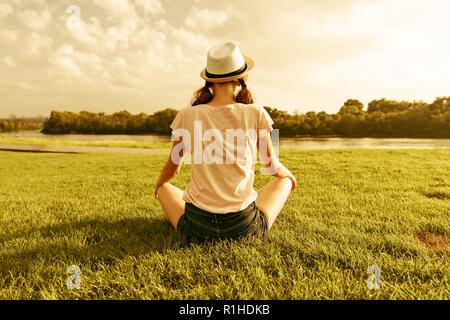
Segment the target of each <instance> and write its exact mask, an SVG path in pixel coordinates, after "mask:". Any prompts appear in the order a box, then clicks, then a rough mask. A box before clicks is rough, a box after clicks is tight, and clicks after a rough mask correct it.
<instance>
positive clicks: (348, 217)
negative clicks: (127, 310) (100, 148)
mask: <svg viewBox="0 0 450 320" xmlns="http://www.w3.org/2000/svg"><path fill="white" fill-rule="evenodd" d="M281 158H282V160H283V161H284V162H285V164H286V165H287V166H288V167H290V168H292V170H293V172H294V173H295V174H296V176H297V177H298V181H299V190H298V191H296V192H294V193H292V194H291V195H290V197H289V200H288V202H287V204H286V206H285V209H284V210H283V212H282V213H281V214H280V216H279V218H278V219H277V221H276V222H275V224H274V227H273V229H272V230H271V238H270V240H268V241H262V240H259V239H254V238H248V239H244V240H243V241H240V242H237V241H234V242H233V241H223V242H218V243H212V244H207V245H187V244H185V243H183V242H182V241H181V239H180V238H179V237H178V236H177V235H176V234H175V233H174V232H173V231H172V230H171V228H170V226H169V225H168V223H167V221H166V220H165V218H164V215H163V212H162V211H161V209H160V207H159V205H158V203H157V201H156V200H155V199H154V198H153V197H152V187H153V182H154V181H155V179H156V177H157V175H158V173H159V170H160V169H161V167H162V165H163V161H164V160H165V157H164V156H148V155H61V154H30V153H6V152H0V179H1V184H0V298H1V299H22V298H25V299H78V298H80V299H113V298H114V299H450V291H449V288H450V263H449V261H450V259H449V258H450V253H449V251H448V247H444V249H442V246H441V248H440V250H438V249H437V247H436V245H435V244H432V243H431V244H430V243H428V244H427V243H426V242H422V241H421V239H423V237H422V238H421V236H420V235H423V234H427V235H428V238H427V239H429V238H430V237H435V238H436V239H438V240H439V239H440V240H439V241H441V242H442V241H443V242H444V246H445V241H446V240H447V239H449V237H450V222H449V221H450V200H449V199H450V197H448V196H449V195H450V176H449V172H450V150H434V151H412V150H402V151H387V150H373V151H371V150H334V151H307V152H305V151H289V152H287V151H282V152H281ZM188 173H189V170H188V168H187V167H184V168H183V170H182V172H181V174H180V176H178V177H177V178H176V180H175V181H174V183H175V184H176V185H178V186H180V187H183V188H184V187H185V186H186V184H187V182H188V178H189V176H188ZM269 179H270V178H269V177H258V178H257V179H256V186H255V187H256V188H259V187H261V186H262V185H263V184H264V183H266V182H267V181H269ZM373 263H376V264H377V265H378V266H379V267H380V268H381V272H382V288H381V289H379V290H369V289H368V288H367V286H366V282H365V280H366V278H367V273H366V270H367V268H368V266H369V265H371V264H373ZM72 264H75V265H78V266H80V267H81V271H82V288H81V290H68V289H67V287H66V278H67V274H66V269H67V267H68V266H70V265H72Z"/></svg>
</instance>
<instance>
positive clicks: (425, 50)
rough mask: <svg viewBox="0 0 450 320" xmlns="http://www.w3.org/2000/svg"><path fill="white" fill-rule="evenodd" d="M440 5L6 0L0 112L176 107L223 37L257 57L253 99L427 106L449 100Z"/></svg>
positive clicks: (447, 48) (328, 108) (1, 11)
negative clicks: (208, 51) (423, 104)
mask: <svg viewBox="0 0 450 320" xmlns="http://www.w3.org/2000/svg"><path fill="white" fill-rule="evenodd" d="M73 5H76V7H73ZM77 8H78V9H79V10H80V19H79V20H76V19H75V20H74V18H76V15H77V14H76V9H77ZM446 9H450V3H448V2H447V1H444V0H431V1H425V0H414V1H411V0H394V1H391V0H390V1H388V0H379V1H376V2H375V1H369V0H366V1H360V0H344V1H340V2H339V3H336V2H335V1H331V0H321V1H315V2H311V1H306V0H303V1H293V0H289V1H283V2H280V1H265V2H264V3H261V2H258V1H245V2H243V1H234V0H233V1H223V2H210V1H209V2H208V1H204V0H190V1H166V0H161V1H160V0H147V1H145V0H114V1H107V0H95V1H92V2H91V1H87V0H80V1H77V2H74V3H71V2H69V1H64V2H63V3H54V2H53V1H48V0H34V1H22V0H6V1H3V2H2V3H1V4H0V18H1V19H0V27H1V29H2V31H0V48H1V51H2V54H1V55H0V118H8V117H9V116H10V115H11V114H15V115H16V116H17V117H18V118H20V117H37V116H40V115H42V116H44V117H47V116H49V115H50V111H51V110H56V111H71V112H79V111H83V110H85V111H90V112H104V113H106V114H111V113H114V112H117V111H121V110H127V111H128V112H130V113H132V114H137V113H140V112H144V113H147V114H152V113H154V112H156V111H159V110H163V109H164V108H163V109H161V107H160V106H168V108H174V109H178V110H179V109H181V108H183V107H185V106H188V105H189V101H190V99H191V97H192V94H193V93H194V91H195V90H196V89H198V88H199V87H201V86H202V84H203V81H202V79H201V78H200V77H199V73H200V71H201V70H202V69H203V68H204V67H205V63H206V53H207V50H208V49H209V48H210V47H211V46H212V45H213V44H216V43H218V42H222V41H230V40H231V41H236V42H237V43H238V44H239V46H240V48H241V50H242V52H243V53H244V54H245V55H249V56H251V57H252V58H253V59H254V60H255V61H256V64H255V68H254V70H252V72H251V73H250V75H249V84H248V85H249V89H250V90H251V91H252V92H253V93H254V95H255V100H256V101H255V102H256V103H258V104H261V105H264V106H272V107H275V108H277V109H279V110H285V111H288V112H289V113H291V114H292V113H294V112H299V113H307V112H309V111H315V112H320V111H325V112H326V113H329V114H333V113H336V112H338V110H339V108H340V107H341V106H342V104H343V103H344V102H345V101H346V100H347V99H357V100H359V101H361V102H362V103H363V104H364V105H365V106H366V107H367V104H368V103H369V102H370V101H372V100H378V99H383V98H385V99H387V100H396V101H411V102H413V101H424V102H426V103H431V102H432V101H433V100H434V99H435V98H438V97H444V96H449V95H450V92H449V91H448V90H449V89H448V83H450V64H449V63H448V62H447V60H448V58H447V57H448V56H450V44H449V43H448V41H445V40H446V30H450V20H448V19H447V17H446V13H447V12H448V10H446ZM73 10H75V11H73ZM249 12H251V13H252V14H249ZM57 106H60V107H57Z"/></svg>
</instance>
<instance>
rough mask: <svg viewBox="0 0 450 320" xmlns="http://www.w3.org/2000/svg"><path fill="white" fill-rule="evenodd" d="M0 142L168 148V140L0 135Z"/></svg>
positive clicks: (169, 143)
mask: <svg viewBox="0 0 450 320" xmlns="http://www.w3.org/2000/svg"><path fill="white" fill-rule="evenodd" d="M0 144H20V145H24V144H27V145H37V146H75V147H122V148H145V149H164V148H170V145H171V142H170V141H131V140H130V141H128V140H124V141H117V140H93V141H82V140H67V139H40V138H30V137H7V136H1V135H0Z"/></svg>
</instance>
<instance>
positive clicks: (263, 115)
mask: <svg viewBox="0 0 450 320" xmlns="http://www.w3.org/2000/svg"><path fill="white" fill-rule="evenodd" d="M260 109H261V112H260V116H259V128H260V129H266V130H268V131H269V132H270V131H272V130H273V127H272V125H273V120H272V118H271V117H270V115H269V113H268V112H267V111H266V109H264V108H263V107H260Z"/></svg>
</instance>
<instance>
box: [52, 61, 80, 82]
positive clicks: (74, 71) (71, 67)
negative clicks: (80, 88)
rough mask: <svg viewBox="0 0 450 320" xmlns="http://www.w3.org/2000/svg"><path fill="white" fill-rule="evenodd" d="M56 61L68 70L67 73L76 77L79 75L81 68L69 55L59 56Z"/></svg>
mask: <svg viewBox="0 0 450 320" xmlns="http://www.w3.org/2000/svg"><path fill="white" fill-rule="evenodd" d="M57 62H58V64H59V65H60V66H62V67H63V68H64V69H65V70H66V71H67V72H69V75H74V76H76V77H81V70H80V68H79V67H78V65H77V64H76V63H75V62H74V61H73V59H72V58H70V57H65V56H62V57H59V58H58V59H57Z"/></svg>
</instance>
